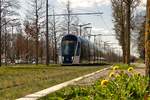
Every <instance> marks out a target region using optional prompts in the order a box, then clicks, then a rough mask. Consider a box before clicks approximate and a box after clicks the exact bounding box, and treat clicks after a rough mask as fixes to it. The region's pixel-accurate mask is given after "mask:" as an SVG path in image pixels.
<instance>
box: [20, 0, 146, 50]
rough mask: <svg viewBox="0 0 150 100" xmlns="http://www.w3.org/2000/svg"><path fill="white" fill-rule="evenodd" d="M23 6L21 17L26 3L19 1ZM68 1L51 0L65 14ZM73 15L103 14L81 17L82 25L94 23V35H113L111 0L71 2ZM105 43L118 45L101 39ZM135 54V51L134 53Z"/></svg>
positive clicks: (77, 0) (22, 0) (143, 0)
mask: <svg viewBox="0 0 150 100" xmlns="http://www.w3.org/2000/svg"><path fill="white" fill-rule="evenodd" d="M19 1H20V2H21V5H22V9H21V16H24V13H25V9H28V8H27V6H26V1H28V0H19ZM141 1H142V3H141V5H140V7H138V10H137V11H139V10H144V9H145V4H146V0H141ZM66 2H67V0H49V4H50V6H51V7H54V8H55V10H56V13H64V9H66V8H65V5H66ZM70 2H71V9H72V13H77V12H103V14H102V16H79V18H80V24H86V23H92V25H91V26H92V34H113V30H112V28H113V23H112V10H111V3H110V0H70ZM101 39H102V40H103V41H111V42H113V43H116V42H117V40H116V39H115V37H113V36H112V37H104V36H103V37H101ZM133 52H135V51H133Z"/></svg>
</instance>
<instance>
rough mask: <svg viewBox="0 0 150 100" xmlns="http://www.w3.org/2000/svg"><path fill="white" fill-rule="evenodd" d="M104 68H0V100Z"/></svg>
mask: <svg viewBox="0 0 150 100" xmlns="http://www.w3.org/2000/svg"><path fill="white" fill-rule="evenodd" d="M102 68H104V67H100V66H98V67H93V66H92V67H89V66H88V67H75V66H70V67H66V66H63V67H61V66H57V67H54V66H51V67H46V66H43V65H40V66H33V65H31V66H29V65H23V66H21V65H18V66H13V67H12V66H11V67H10V66H9V67H1V68H0V100H13V99H16V98H19V97H22V96H25V95H27V94H30V93H33V92H36V91H39V90H42V89H45V88H48V87H50V86H53V85H56V84H59V83H62V82H65V81H68V80H71V79H73V78H76V77H79V76H81V75H85V74H88V73H91V72H94V71H97V70H99V69H102Z"/></svg>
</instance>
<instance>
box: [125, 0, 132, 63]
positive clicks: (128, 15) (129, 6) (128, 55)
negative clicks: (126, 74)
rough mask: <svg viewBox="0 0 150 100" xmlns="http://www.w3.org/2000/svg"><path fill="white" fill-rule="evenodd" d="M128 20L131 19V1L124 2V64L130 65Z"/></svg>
mask: <svg viewBox="0 0 150 100" xmlns="http://www.w3.org/2000/svg"><path fill="white" fill-rule="evenodd" d="M130 19H131V0H127V2H126V37H125V38H126V44H127V45H126V64H130V34H131V31H130V27H131V25H130Z"/></svg>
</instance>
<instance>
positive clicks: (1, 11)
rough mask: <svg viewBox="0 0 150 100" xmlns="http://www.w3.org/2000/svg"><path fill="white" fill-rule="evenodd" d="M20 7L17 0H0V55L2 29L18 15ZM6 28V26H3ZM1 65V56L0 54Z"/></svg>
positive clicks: (0, 53) (0, 49)
mask: <svg viewBox="0 0 150 100" xmlns="http://www.w3.org/2000/svg"><path fill="white" fill-rule="evenodd" d="M19 8H20V5H19V3H18V0H0V55H2V45H1V42H2V41H1V35H2V29H3V28H4V27H6V26H5V25H6V24H8V23H9V22H10V21H12V20H14V18H16V15H18V13H17V10H18V9H19ZM5 29H7V28H5ZM0 66H1V56H0Z"/></svg>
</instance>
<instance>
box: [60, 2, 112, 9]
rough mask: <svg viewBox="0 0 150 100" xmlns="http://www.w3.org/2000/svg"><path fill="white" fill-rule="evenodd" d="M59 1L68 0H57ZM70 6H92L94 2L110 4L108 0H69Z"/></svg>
mask: <svg viewBox="0 0 150 100" xmlns="http://www.w3.org/2000/svg"><path fill="white" fill-rule="evenodd" d="M58 1H59V2H63V3H67V1H68V0H58ZM70 2H71V7H72V8H77V7H81V8H86V7H93V6H95V4H98V5H108V4H110V0H70Z"/></svg>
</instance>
